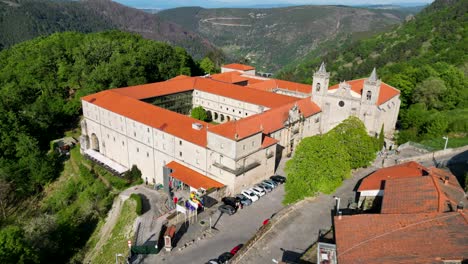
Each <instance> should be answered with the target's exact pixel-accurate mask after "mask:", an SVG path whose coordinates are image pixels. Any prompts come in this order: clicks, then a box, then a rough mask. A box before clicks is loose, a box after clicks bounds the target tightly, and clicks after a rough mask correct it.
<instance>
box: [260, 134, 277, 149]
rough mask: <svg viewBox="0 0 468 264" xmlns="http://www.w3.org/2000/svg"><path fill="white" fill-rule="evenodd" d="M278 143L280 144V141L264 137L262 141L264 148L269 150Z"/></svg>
mask: <svg viewBox="0 0 468 264" xmlns="http://www.w3.org/2000/svg"><path fill="white" fill-rule="evenodd" d="M276 143H278V140H276V139H274V138H271V137H269V136H264V137H263V140H262V148H268V147H270V146H272V145H274V144H276Z"/></svg>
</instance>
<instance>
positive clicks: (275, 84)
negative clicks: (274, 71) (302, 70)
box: [249, 79, 312, 94]
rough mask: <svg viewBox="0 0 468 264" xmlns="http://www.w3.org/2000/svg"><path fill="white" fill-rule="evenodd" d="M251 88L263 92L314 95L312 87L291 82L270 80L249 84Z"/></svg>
mask: <svg viewBox="0 0 468 264" xmlns="http://www.w3.org/2000/svg"><path fill="white" fill-rule="evenodd" d="M249 87H252V88H255V89H258V90H262V91H272V90H273V89H277V88H280V89H284V90H289V91H292V92H300V93H304V94H311V93H312V86H310V85H307V84H302V83H295V82H289V81H283V80H278V79H270V80H267V81H263V82H257V83H254V84H249Z"/></svg>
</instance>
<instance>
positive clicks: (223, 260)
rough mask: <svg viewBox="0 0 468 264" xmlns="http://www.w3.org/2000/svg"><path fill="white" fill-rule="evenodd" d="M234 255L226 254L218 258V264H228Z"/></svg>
mask: <svg viewBox="0 0 468 264" xmlns="http://www.w3.org/2000/svg"><path fill="white" fill-rule="evenodd" d="M233 256H234V255H233V254H232V253H231V252H224V253H223V254H221V255H220V256H219V257H218V262H219V263H220V264H224V263H228V261H229V260H230V259H231V258H232V257H233Z"/></svg>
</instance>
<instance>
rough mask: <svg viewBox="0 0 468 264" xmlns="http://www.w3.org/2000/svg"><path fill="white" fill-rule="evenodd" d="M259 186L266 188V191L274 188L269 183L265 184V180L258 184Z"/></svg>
mask: <svg viewBox="0 0 468 264" xmlns="http://www.w3.org/2000/svg"><path fill="white" fill-rule="evenodd" d="M257 186H260V187H262V188H263V190H265V192H271V191H272V190H273V188H271V186H270V185H267V184H265V183H263V182H261V183H259V184H257Z"/></svg>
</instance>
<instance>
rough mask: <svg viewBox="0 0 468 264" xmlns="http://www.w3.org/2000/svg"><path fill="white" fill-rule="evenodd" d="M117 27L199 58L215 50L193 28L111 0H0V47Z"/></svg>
mask: <svg viewBox="0 0 468 264" xmlns="http://www.w3.org/2000/svg"><path fill="white" fill-rule="evenodd" d="M109 29H119V30H123V31H127V32H134V33H138V34H140V35H142V36H143V37H145V38H148V39H152V40H158V41H165V42H168V43H170V44H173V45H177V46H181V47H183V48H185V49H186V50H187V51H188V52H189V53H190V54H191V55H192V56H194V57H196V58H202V57H204V56H205V55H206V54H207V53H209V52H210V51H213V50H215V48H214V47H213V45H211V43H210V42H209V41H208V40H206V39H204V38H202V37H200V36H199V35H198V34H196V33H194V32H190V31H188V30H186V29H183V28H182V27H181V26H179V25H176V24H174V23H171V22H166V21H162V20H161V19H160V18H159V17H158V16H156V15H153V14H149V13H146V12H144V11H142V10H138V9H134V8H130V7H126V6H123V5H120V4H118V3H116V2H112V1H111V0H82V1H48V0H8V1H7V0H0V32H1V34H0V49H1V48H2V47H4V48H6V47H10V46H11V45H14V44H16V43H19V42H21V41H25V40H29V39H32V38H35V37H38V36H45V35H50V34H52V33H55V32H64V31H77V32H83V33H89V32H100V31H103V30H109Z"/></svg>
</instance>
